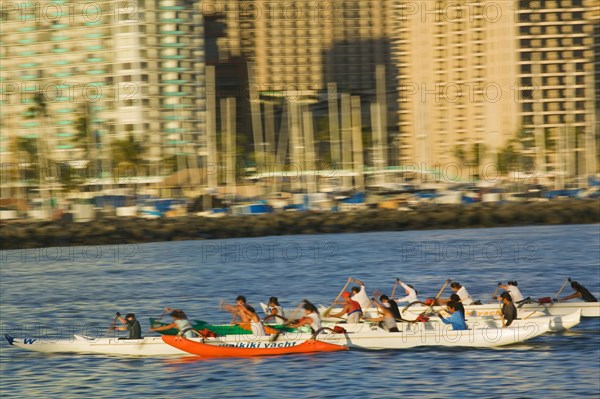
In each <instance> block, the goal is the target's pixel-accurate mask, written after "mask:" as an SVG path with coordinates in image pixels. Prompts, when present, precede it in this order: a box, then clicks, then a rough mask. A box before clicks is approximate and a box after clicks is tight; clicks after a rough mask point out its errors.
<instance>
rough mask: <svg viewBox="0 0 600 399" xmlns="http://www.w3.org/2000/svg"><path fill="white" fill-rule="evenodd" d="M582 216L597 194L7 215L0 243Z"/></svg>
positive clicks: (577, 220) (555, 220)
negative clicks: (226, 210)
mask: <svg viewBox="0 0 600 399" xmlns="http://www.w3.org/2000/svg"><path fill="white" fill-rule="evenodd" d="M585 223H600V200H555V201H552V202H529V203H504V204H491V203H479V204H472V205H468V206H463V205H429V206H421V207H419V208H417V209H415V210H412V211H398V210H390V209H373V210H362V211H354V212H281V213H274V214H268V215H255V216H254V215H253V216H226V217H222V218H204V217H199V216H186V217H179V218H163V219H155V220H147V219H140V218H114V217H110V218H108V217H103V218H98V219H96V220H95V221H93V222H86V223H73V222H33V221H13V222H5V223H2V225H1V227H0V249H2V250H8V249H25V248H40V247H54V246H77V245H111V244H112V245H115V244H132V243H144V242H157V241H179V240H208V239H218V238H241V237H262V236H272V235H294V234H328V233H358V232H368V231H401V230H422V229H456V228H479V227H508V226H527V225H545V224H550V225H556V224H585Z"/></svg>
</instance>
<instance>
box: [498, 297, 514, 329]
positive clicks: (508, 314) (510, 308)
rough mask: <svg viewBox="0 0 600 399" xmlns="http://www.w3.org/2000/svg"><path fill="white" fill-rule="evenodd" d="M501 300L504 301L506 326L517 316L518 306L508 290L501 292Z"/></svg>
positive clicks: (503, 323) (503, 315) (503, 314)
mask: <svg viewBox="0 0 600 399" xmlns="http://www.w3.org/2000/svg"><path fill="white" fill-rule="evenodd" d="M500 300H501V301H502V310H501V312H502V328H505V327H508V326H510V325H511V324H512V322H513V321H514V320H515V319H516V318H517V308H516V307H515V304H514V303H513V299H512V297H511V295H510V294H509V293H508V292H506V291H505V292H503V293H502V294H500Z"/></svg>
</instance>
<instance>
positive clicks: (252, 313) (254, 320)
mask: <svg viewBox="0 0 600 399" xmlns="http://www.w3.org/2000/svg"><path fill="white" fill-rule="evenodd" d="M240 311H241V312H242V313H243V316H244V317H243V318H245V319H246V320H248V321H247V322H250V328H251V329H252V334H254V335H256V336H259V337H262V336H265V335H267V333H266V332H265V326H264V324H263V322H262V321H261V320H260V317H258V314H256V310H254V308H253V307H252V306H248V305H246V306H244V307H241V308H240ZM247 322H242V323H241V324H243V323H247Z"/></svg>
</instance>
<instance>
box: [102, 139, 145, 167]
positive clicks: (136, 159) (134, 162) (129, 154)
mask: <svg viewBox="0 0 600 399" xmlns="http://www.w3.org/2000/svg"><path fill="white" fill-rule="evenodd" d="M110 147H111V153H112V159H113V161H114V162H115V163H116V164H117V166H118V172H120V171H122V170H123V168H125V169H127V177H133V176H139V175H140V174H141V173H140V170H139V169H140V165H141V162H142V160H143V152H144V146H143V145H142V143H140V142H139V141H136V140H134V138H133V135H131V134H130V135H129V136H128V137H127V138H125V139H120V140H114V141H113V142H112V143H111V145H110ZM132 172H134V173H135V174H132Z"/></svg>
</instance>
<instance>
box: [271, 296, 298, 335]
mask: <svg viewBox="0 0 600 399" xmlns="http://www.w3.org/2000/svg"><path fill="white" fill-rule="evenodd" d="M303 306H304V301H302V302H300V304H299V305H298V306H297V307H296V309H294V311H293V312H292V315H291V316H290V318H289V319H288V321H287V322H285V323H284V324H283V326H281V327H282V330H277V332H276V333H275V335H272V336H271V339H270V341H271V342H275V341H277V339H278V338H279V336H280V335H281V333H282V332H285V330H283V328H285V327H287V326H289V325H290V324H292V323H293V322H294V318H295V317H296V314H297V313H298V312H299V311H300V309H302V307H303ZM274 330H276V329H275V328H274Z"/></svg>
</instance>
